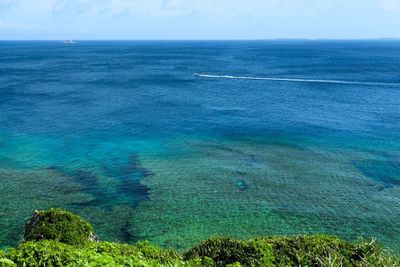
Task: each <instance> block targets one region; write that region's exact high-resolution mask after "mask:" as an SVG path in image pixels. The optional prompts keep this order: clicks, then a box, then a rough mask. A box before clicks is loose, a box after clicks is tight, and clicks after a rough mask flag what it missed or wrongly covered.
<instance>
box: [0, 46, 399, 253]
mask: <svg viewBox="0 0 400 267" xmlns="http://www.w3.org/2000/svg"><path fill="white" fill-rule="evenodd" d="M0 48H1V49H0V181H1V183H0V200H1V203H2V209H1V211H0V215H1V216H0V245H1V246H9V245H15V244H16V243H18V241H19V240H20V239H21V238H22V236H21V233H22V232H23V226H24V223H25V221H26V219H27V218H29V216H30V214H31V213H32V212H33V211H34V210H35V209H44V208H48V207H63V208H66V209H70V210H73V211H74V212H77V213H78V214H80V215H82V216H84V217H85V218H87V219H89V220H91V221H92V222H93V223H94V225H95V228H96V229H97V230H98V232H99V235H100V238H101V239H102V240H112V241H123V242H129V243H132V242H135V241H137V240H143V239H146V240H150V241H152V242H154V243H156V244H159V245H162V246H166V247H175V248H178V249H185V248H187V247H189V246H190V245H192V244H193V243H194V242H197V241H199V240H202V239H205V238H207V237H210V236H215V235H229V236H234V237H238V238H248V237H252V236H256V235H271V234H298V233H329V234H334V235H338V236H341V237H344V238H348V239H357V238H360V237H366V238H372V237H373V238H377V239H378V240H379V241H380V242H382V243H384V244H385V245H386V246H388V247H390V248H392V249H396V250H398V249H400V247H399V245H398V244H399V241H400V230H399V229H400V227H399V226H400V220H399V219H400V217H399V216H400V215H399V214H400V201H399V200H400V188H399V185H400V131H399V130H400V108H399V104H400V75H399V71H398V70H399V69H400V43H399V42H395V41H363V42H355V41H340V42H339V41H313V42H311V41H269V42H267V41H263V42H261V41H258V42H250V41H247V42H244V41H243V42H84V41H82V42H79V43H77V44H74V45H64V44H60V43H57V42H1V43H0ZM194 73H197V74H200V75H193V74H194Z"/></svg>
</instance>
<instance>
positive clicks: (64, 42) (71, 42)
mask: <svg viewBox="0 0 400 267" xmlns="http://www.w3.org/2000/svg"><path fill="white" fill-rule="evenodd" d="M61 43H63V44H75V42H74V41H72V40H61Z"/></svg>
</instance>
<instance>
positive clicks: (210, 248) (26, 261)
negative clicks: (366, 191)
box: [0, 209, 400, 267]
mask: <svg viewBox="0 0 400 267" xmlns="http://www.w3.org/2000/svg"><path fill="white" fill-rule="evenodd" d="M68 223H70V224H71V225H68ZM80 227H82V228H80ZM26 229H27V230H26V233H25V235H26V236H25V239H26V240H33V241H27V242H24V243H22V244H20V245H19V246H18V247H17V248H14V249H11V250H9V251H7V252H1V251H0V267H15V266H26V267H29V266H55V267H57V266H143V267H147V266H149V267H150V266H167V267H168V266H171V267H172V266H174V267H175V266H183V267H214V266H229V267H241V266H263V267H264V266H315V267H318V266H321V267H322V266H338V267H339V266H355V267H357V266H360V267H361V266H400V260H399V258H398V257H397V256H395V255H394V254H392V253H390V252H388V251H385V250H384V249H383V248H382V247H381V246H380V245H378V244H376V243H375V242H366V241H359V242H357V243H352V242H349V241H345V240H342V239H339V238H336V237H330V236H326V235H300V236H292V237H259V238H255V239H251V240H247V241H244V240H235V239H231V238H211V239H208V240H206V241H204V242H202V243H200V244H198V245H196V246H195V247H193V248H192V249H190V250H188V251H187V252H186V253H184V254H183V255H181V254H180V253H178V252H176V251H174V250H167V249H162V248H159V247H155V246H153V245H151V244H150V243H149V242H139V243H137V244H135V245H128V244H119V243H111V242H88V241H90V240H91V239H90V238H91V237H92V235H93V228H92V226H91V225H90V224H89V223H87V222H86V221H84V220H83V219H81V218H79V217H78V216H76V215H74V214H72V213H69V212H66V211H63V210H59V209H51V210H48V211H40V212H36V213H35V214H34V216H33V217H32V219H31V220H30V221H29V223H28V224H27V226H26ZM64 231H65V233H64ZM49 239H53V240H49Z"/></svg>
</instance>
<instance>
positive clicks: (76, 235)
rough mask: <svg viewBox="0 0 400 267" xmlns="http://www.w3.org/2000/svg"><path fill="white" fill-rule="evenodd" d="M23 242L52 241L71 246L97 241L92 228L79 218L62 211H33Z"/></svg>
mask: <svg viewBox="0 0 400 267" xmlns="http://www.w3.org/2000/svg"><path fill="white" fill-rule="evenodd" d="M24 240H25V241H40V240H54V241H59V242H62V243H66V244H71V245H83V244H85V243H87V242H94V241H97V237H96V235H95V234H94V229H93V226H92V225H91V224H90V223H88V222H87V221H85V220H83V219H82V218H80V217H79V216H77V215H75V214H73V213H71V212H68V211H65V210H62V209H50V210H44V211H35V213H34V214H33V215H32V218H31V219H30V220H29V222H28V223H27V224H26V225H25V234H24Z"/></svg>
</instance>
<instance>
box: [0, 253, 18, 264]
mask: <svg viewBox="0 0 400 267" xmlns="http://www.w3.org/2000/svg"><path fill="white" fill-rule="evenodd" d="M14 266H16V265H15V263H14V262H12V261H11V260H9V259H7V258H6V257H5V255H4V252H2V251H0V267H14Z"/></svg>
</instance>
